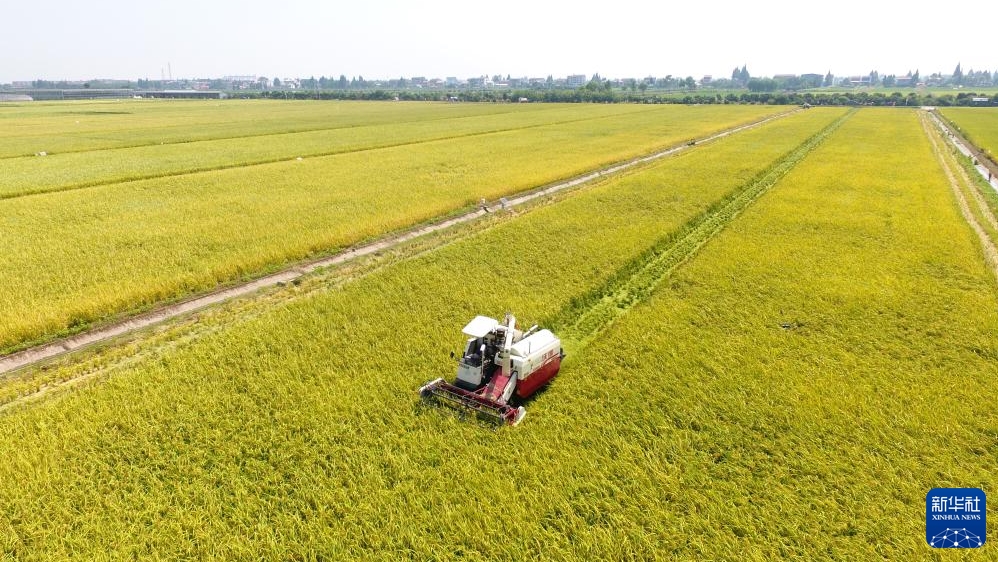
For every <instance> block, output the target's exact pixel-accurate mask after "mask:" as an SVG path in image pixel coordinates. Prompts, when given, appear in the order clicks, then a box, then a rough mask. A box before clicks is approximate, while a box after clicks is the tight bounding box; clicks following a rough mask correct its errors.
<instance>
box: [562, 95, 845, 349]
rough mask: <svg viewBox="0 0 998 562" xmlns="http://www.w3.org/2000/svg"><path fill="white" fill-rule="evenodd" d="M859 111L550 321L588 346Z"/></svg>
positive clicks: (566, 335)
mask: <svg viewBox="0 0 998 562" xmlns="http://www.w3.org/2000/svg"><path fill="white" fill-rule="evenodd" d="M855 111H856V110H853V111H850V112H848V113H846V114H845V115H843V116H842V117H840V118H839V119H837V120H835V121H833V122H832V123H830V124H829V125H828V126H826V127H825V128H824V129H822V130H821V131H819V132H817V133H815V134H814V135H813V136H811V137H810V138H808V139H807V140H805V141H804V142H803V143H801V144H800V145H799V146H797V147H796V148H794V149H793V150H791V151H790V152H788V153H787V154H786V155H784V156H783V157H782V158H780V159H779V160H777V161H776V162H774V163H773V164H772V165H771V166H770V167H769V168H768V169H766V170H765V171H763V172H761V173H759V174H758V175H756V177H755V178H753V179H752V180H750V181H748V182H746V183H745V184H743V185H742V186H741V187H739V188H737V189H736V190H735V191H734V192H732V193H730V194H728V195H727V196H725V197H724V198H723V199H721V200H719V201H718V202H716V203H715V204H713V205H711V207H709V208H708V209H706V210H705V211H704V212H702V213H701V214H700V215H698V216H697V217H695V218H693V219H691V220H690V221H689V222H687V223H686V225H684V226H683V227H682V228H681V229H679V230H678V231H677V232H675V233H672V234H669V235H667V236H665V237H663V238H662V239H660V240H659V241H658V242H656V243H655V245H654V246H652V247H651V248H650V249H649V250H647V251H646V252H645V253H644V254H642V255H641V256H639V257H638V258H636V259H635V260H633V261H632V262H631V263H630V264H628V265H626V266H624V267H623V268H622V269H621V270H620V272H618V274H617V275H615V276H614V277H612V278H611V279H610V280H609V281H608V282H607V283H606V284H605V285H603V286H602V287H599V288H597V289H594V290H592V291H590V292H589V293H587V294H586V295H583V296H582V297H579V298H577V299H575V300H574V301H573V302H572V303H571V304H570V305H569V306H568V307H567V308H566V309H565V310H563V311H561V312H560V313H558V314H557V315H556V317H554V318H550V319H548V322H547V324H549V325H552V326H553V329H556V330H557V331H558V332H559V334H561V335H562V338H563V339H564V340H566V341H568V342H572V344H575V345H578V346H584V345H585V344H586V343H588V342H589V341H592V339H594V338H595V337H596V336H598V335H599V334H600V333H601V332H603V331H604V330H605V329H606V328H608V327H609V326H610V325H611V324H613V322H614V321H616V320H617V319H618V318H619V317H621V316H623V315H624V314H625V313H626V312H627V311H628V310H630V308H631V307H633V306H634V305H636V304H637V303H639V302H641V301H643V300H645V299H647V298H648V296H649V295H651V293H652V292H653V291H654V290H655V289H656V287H658V285H659V284H660V283H661V282H662V281H663V280H665V279H666V278H668V277H669V275H670V274H671V273H672V272H673V271H674V270H675V269H676V268H677V267H679V266H680V265H682V264H683V263H685V262H686V261H687V260H689V259H691V258H692V257H693V256H694V255H695V254H696V253H697V251H698V250H699V249H700V248H701V247H703V246H704V245H705V244H706V243H707V242H708V241H710V240H711V239H712V238H713V237H714V236H715V235H717V234H718V233H719V232H721V231H722V230H723V229H724V228H725V227H726V226H727V225H728V224H730V223H731V221H733V220H734V219H735V218H736V217H737V216H738V215H739V214H740V213H741V212H742V211H744V210H745V209H746V208H747V207H748V206H749V205H750V204H752V202H754V201H755V200H757V199H759V198H760V197H761V196H762V195H764V194H765V193H766V192H767V191H768V190H769V188H771V187H772V186H773V185H775V184H776V183H777V182H778V181H779V180H780V178H782V177H783V176H784V175H786V174H787V173H788V172H789V171H790V170H791V169H793V168H794V167H795V166H796V165H797V164H798V163H800V162H801V161H802V160H803V159H804V158H805V157H806V156H807V155H808V154H810V153H811V151H813V150H814V149H815V148H816V147H817V146H818V145H820V144H821V143H822V142H823V141H824V140H825V139H826V138H828V137H829V136H830V135H831V134H832V133H833V132H834V131H835V130H836V129H838V128H839V127H840V126H841V125H842V124H843V123H844V122H845V121H846V120H847V119H848V118H849V117H851V116H852V115H853V114H854V113H855Z"/></svg>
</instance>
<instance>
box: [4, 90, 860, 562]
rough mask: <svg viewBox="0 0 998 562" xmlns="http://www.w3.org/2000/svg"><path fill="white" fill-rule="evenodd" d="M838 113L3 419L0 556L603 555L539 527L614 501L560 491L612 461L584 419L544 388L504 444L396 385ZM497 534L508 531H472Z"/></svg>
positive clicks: (602, 268)
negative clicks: (572, 505)
mask: <svg viewBox="0 0 998 562" xmlns="http://www.w3.org/2000/svg"><path fill="white" fill-rule="evenodd" d="M841 114H842V111H839V110H821V111H819V110H815V111H812V112H803V113H799V114H797V115H794V116H792V117H788V118H787V119H783V120H779V121H776V122H774V123H771V124H769V125H767V126H765V127H763V128H760V129H756V130H753V131H747V132H745V133H742V134H739V135H736V136H732V137H729V138H726V139H724V140H721V141H719V142H717V143H715V144H712V145H710V146H704V147H699V148H696V149H694V150H691V151H689V152H687V153H685V154H684V155H683V156H680V157H677V158H672V159H668V160H663V161H660V162H658V163H657V164H655V165H654V166H651V167H649V168H647V169H645V170H643V171H641V172H640V173H636V174H633V175H628V176H625V177H622V178H618V179H614V180H612V181H608V182H607V183H605V184H603V185H599V186H594V187H591V188H589V189H586V190H583V191H579V192H576V193H575V194H572V195H571V196H569V197H566V198H565V199H564V200H562V201H559V202H557V203H555V204H551V205H546V206H541V207H539V208H536V209H534V210H532V211H531V212H530V213H527V214H525V215H522V216H519V217H515V218H510V219H509V220H507V221H504V222H503V223H501V224H499V225H497V226H495V227H494V228H491V229H489V230H486V231H484V232H482V233H480V234H477V235H475V236H473V237H469V238H467V239H463V240H460V241H458V242H454V243H452V244H450V245H448V246H445V247H442V248H439V249H438V250H435V251H433V252H430V253H428V254H425V255H423V256H421V257H419V258H416V259H413V260H409V261H405V262H401V263H398V264H396V265H394V266H392V267H390V268H387V269H384V270H382V271H380V272H377V273H374V274H372V275H370V276H367V277H364V278H362V279H360V280H357V281H355V282H352V283H349V284H347V285H346V286H344V287H343V289H342V290H335V291H331V292H319V293H316V294H314V295H312V296H310V297H307V298H303V299H302V300H299V301H296V302H294V303H292V304H289V305H287V306H284V307H280V308H277V309H274V310H271V311H268V312H266V313H264V314H262V315H260V316H259V317H256V318H254V319H251V320H248V321H244V322H236V323H233V324H232V325H231V326H228V327H225V328H224V329H222V330H221V331H219V332H217V333H213V334H210V335H207V336H205V337H203V338H201V339H199V340H198V341H196V342H193V343H191V344H189V345H186V346H183V347H181V348H179V349H176V350H173V351H165V352H164V353H163V354H162V355H161V356H159V357H152V358H150V359H149V360H148V361H144V362H142V363H141V364H139V365H136V366H130V367H124V368H121V369H119V370H116V373H115V374H114V375H113V376H111V377H110V378H108V379H107V380H106V381H105V382H103V383H101V384H97V385H90V386H86V387H83V388H80V389H79V390H78V391H76V392H72V393H67V394H63V395H57V396H56V397H54V398H51V399H48V400H44V401H42V402H38V403H35V404H32V405H28V406H25V407H24V408H21V409H17V410H13V411H10V412H9V413H8V414H7V415H4V416H3V417H0V454H2V455H4V456H5V458H7V459H9V460H8V462H7V463H4V464H3V465H2V466H0V483H6V484H0V505H4V506H5V510H4V511H3V513H2V514H0V533H3V531H2V529H4V528H7V529H9V531H8V532H7V533H6V537H5V539H6V542H5V544H8V545H10V547H9V549H10V551H11V552H13V553H14V554H15V555H16V556H19V557H21V558H24V559H32V558H46V557H48V558H52V557H55V558H58V557H60V556H65V555H67V554H69V553H73V554H74V555H75V556H81V557H87V556H88V555H89V554H92V553H97V552H100V553H102V554H108V553H112V554H110V555H111V556H130V555H138V556H142V555H149V554H151V553H156V555H158V556H163V557H167V558H178V557H181V558H182V557H190V556H192V557H197V556H207V555H212V556H219V557H223V558H238V557H243V556H251V557H260V558H274V557H277V558H288V557H296V556H299V555H300V556H306V557H307V556H310V555H315V556H320V555H321V556H324V557H330V558H337V557H340V558H342V557H351V558H358V557H359V558H367V559H371V558H383V559H397V558H399V557H405V556H412V557H416V558H428V557H431V556H433V555H440V556H447V555H455V556H456V555H459V554H460V553H463V554H466V555H468V556H473V557H481V556H489V557H512V558H522V557H530V556H533V555H534V554H535V553H536V551H537V549H543V551H544V552H545V553H546V554H548V555H552V553H556V552H563V553H569V552H570V550H567V549H566V547H564V546H561V545H558V544H557V540H558V537H563V538H564V537H568V536H575V537H577V538H578V541H577V542H575V543H574V544H575V546H574V548H577V549H589V551H590V553H591V554H593V555H594V556H600V555H603V556H604V557H611V558H612V557H614V554H615V553H621V552H625V551H626V549H627V548H629V546H628V544H627V543H622V542H617V543H616V544H611V543H610V542H609V539H612V538H615V537H614V536H613V535H611V534H609V533H607V532H606V531H605V528H603V527H601V526H598V527H590V526H580V525H578V521H577V520H575V519H574V517H575V516H574V515H573V514H572V513H569V512H562V511H561V507H560V506H562V505H563V504H564V503H565V502H566V501H567V500H568V499H571V498H578V499H579V500H580V501H583V502H585V509H586V511H585V512H584V513H581V515H583V516H585V517H593V518H594V519H593V520H592V524H593V525H597V524H599V525H602V523H601V522H605V523H606V524H608V525H613V524H614V523H616V522H617V520H618V515H617V514H616V513H615V512H614V511H612V510H608V509H607V508H608V507H613V506H614V504H615V503H616V502H617V501H620V498H622V497H624V496H623V495H622V494H626V493H627V492H628V491H629V489H628V484H627V483H626V481H624V480H622V479H621V480H616V481H612V482H599V481H595V480H594V481H591V482H589V483H584V484H583V483H579V482H578V478H579V477H581V476H583V475H585V474H587V473H589V472H591V471H593V470H594V469H597V468H598V467H599V466H607V465H609V466H623V465H621V464H620V462H621V461H623V460H626V457H622V458H621V459H615V458H613V456H612V455H611V456H604V454H603V451H602V450H601V449H600V443H603V442H604V440H605V438H606V437H605V436H601V435H600V434H598V433H589V434H588V437H587V436H586V435H581V434H578V433H575V432H573V431H572V427H573V426H574V425H575V424H576V423H578V419H577V417H578V416H584V415H585V409H578V408H577V407H575V406H573V407H572V408H571V409H569V410H564V409H561V407H560V406H559V402H560V401H555V402H550V403H549V401H548V398H547V397H548V396H551V395H552V394H551V393H554V392H556V391H557V388H558V387H555V388H552V389H551V390H549V391H548V392H546V393H544V394H542V395H540V397H538V398H537V399H536V400H534V401H533V402H532V403H531V404H530V405H529V406H528V407H529V408H530V410H531V417H528V422H527V423H528V424H529V425H528V426H526V427H525V428H524V429H529V430H528V431H509V432H490V431H486V430H483V428H481V427H477V426H475V425H471V424H466V423H463V422H461V421H459V420H457V419H456V418H454V417H453V416H450V415H447V414H445V413H443V412H439V411H436V410H422V409H421V408H419V407H417V406H416V396H415V388H416V387H417V386H418V385H419V384H420V383H422V382H424V381H425V380H428V379H431V378H434V377H436V376H441V375H449V374H450V370H451V366H450V364H449V362H448V361H447V360H446V357H447V352H448V351H449V350H450V349H452V348H453V347H454V346H455V345H458V344H459V343H460V341H461V339H460V334H459V333H458V330H459V329H460V326H462V325H463V323H464V322H465V321H467V319H468V318H469V317H470V316H473V315H474V314H479V313H492V314H498V313H501V312H502V311H503V310H505V309H510V310H513V311H515V312H516V313H517V314H518V316H519V317H520V318H521V319H522V321H524V322H526V323H530V322H531V319H535V320H536V319H543V318H545V317H547V316H549V315H552V314H554V313H556V312H557V311H558V310H560V309H561V308H562V307H564V306H565V305H566V304H567V303H568V302H569V301H570V300H571V299H572V298H573V297H575V296H578V295H579V294H581V293H583V292H585V291H586V290H587V289H588V288H591V287H593V286H595V285H596V284H599V283H601V282H605V280H606V279H608V278H609V277H610V276H612V275H613V274H614V272H615V270H616V269H617V268H619V267H621V266H622V265H623V264H625V263H627V262H628V261H630V260H632V259H634V258H635V257H636V256H638V255H639V254H641V253H642V252H644V251H646V250H647V248H648V247H649V246H650V245H651V244H653V243H654V242H655V241H656V240H657V239H659V238H661V237H662V236H665V235H667V234H668V233H669V232H672V231H675V230H676V229H678V228H681V226H682V225H683V224H684V223H686V222H688V221H689V220H690V219H691V218H693V217H696V216H697V215H698V214H700V213H702V212H703V211H704V210H705V209H706V208H707V207H708V206H709V205H711V204H712V203H713V202H715V201H717V200H718V199H720V198H722V197H724V196H725V195H726V194H728V193H730V192H731V191H732V190H733V189H736V188H737V187H739V186H740V185H742V184H743V183H745V182H747V181H751V180H752V178H754V177H755V176H756V175H757V174H759V172H760V171H762V170H764V169H766V168H767V167H768V166H769V165H771V163H772V162H773V161H775V160H777V159H779V158H780V157H782V156H783V155H784V154H786V153H787V152H789V151H791V150H793V149H794V148H795V147H796V146H797V145H798V144H800V143H801V142H803V141H804V140H805V139H807V138H809V137H810V136H812V135H813V134H814V133H815V132H816V131H818V130H820V129H822V128H823V127H825V126H827V124H828V123H829V122H831V121H833V120H835V119H836V118H838V117H839V116H840V115H841ZM563 377H564V378H563V379H562V381H565V382H564V383H559V386H560V385H561V384H568V386H569V387H571V386H572V385H574V380H575V379H576V378H577V377H578V375H577V374H571V373H570V372H567V371H566V373H565V375H563ZM582 390H583V389H582V388H581V387H576V388H575V391H582ZM535 412H536V415H535ZM534 419H536V420H537V421H536V423H534V422H532V421H530V420H534ZM574 440H579V442H577V443H575V446H574V447H573V448H572V449H560V450H559V449H558V448H559V447H563V446H564V445H566V444H568V442H570V441H574ZM521 453H522V455H521ZM566 457H569V458H566ZM555 458H557V459H559V461H564V462H562V464H560V466H558V467H553V466H552V465H551V464H550V460H551V459H555ZM552 469H554V470H553V471H552ZM486 483H487V484H486ZM42 498H44V500H43V499H42ZM614 498H616V499H614ZM40 501H45V502H46V504H47V507H46V509H45V510H44V511H43V510H39V509H38V508H37V506H38V502H40ZM84 505H85V506H87V508H86V515H85V516H84V515H83V514H82V513H78V512H76V511H75V510H74V507H73V506H84ZM498 520H511V521H518V522H520V525H519V526H518V529H519V531H518V533H516V534H515V535H513V536H507V535H504V534H495V533H483V532H481V531H482V529H485V528H491V527H492V526H494V524H495V522H496V521H498ZM566 525H569V526H570V527H571V528H565V526H566ZM610 528H612V526H611V527H610ZM601 529H604V530H602V531H601ZM548 545H551V546H553V547H555V548H554V549H548V548H547V546H548ZM563 555H567V554H563Z"/></svg>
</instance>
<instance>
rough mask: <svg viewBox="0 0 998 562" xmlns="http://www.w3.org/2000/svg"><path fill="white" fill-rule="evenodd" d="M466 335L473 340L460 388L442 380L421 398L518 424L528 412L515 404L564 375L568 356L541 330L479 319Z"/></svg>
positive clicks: (508, 320) (461, 366) (460, 371)
mask: <svg viewBox="0 0 998 562" xmlns="http://www.w3.org/2000/svg"><path fill="white" fill-rule="evenodd" d="M462 332H463V333H464V335H465V336H467V340H466V342H465V348H464V353H463V354H462V355H461V357H460V358H458V360H457V377H456V379H455V380H454V383H453V384H451V383H448V382H446V381H445V380H444V379H442V378H441V379H436V380H434V381H431V382H428V383H426V384H425V385H423V386H422V387H421V388H420V389H419V395H420V397H422V398H423V400H424V401H427V402H433V403H437V404H445V405H448V406H453V407H455V408H457V409H459V410H461V411H465V412H473V413H475V414H477V415H479V416H480V417H483V418H486V419H489V420H492V421H496V422H499V423H507V424H510V425H516V424H518V423H519V422H520V421H521V420H522V419H523V417H524V416H525V415H526V410H525V409H524V408H523V407H522V406H518V407H514V406H513V405H512V404H511V401H512V400H513V399H514V396H515V397H517V398H519V399H523V398H527V397H528V396H530V395H531V394H533V393H534V392H535V391H536V390H537V389H538V388H540V387H542V386H543V385H544V384H545V383H547V382H548V381H550V380H551V379H552V378H554V376H555V375H556V374H558V370H559V369H560V367H561V360H562V358H563V357H564V356H565V354H564V352H563V351H562V349H561V341H560V340H559V339H558V338H557V337H555V336H554V334H552V333H551V332H550V331H549V330H540V331H537V326H533V327H532V328H530V329H529V330H527V331H526V332H522V331H520V330H517V329H516V318H515V317H514V316H513V315H511V314H507V315H506V317H505V318H504V320H503V322H501V323H500V322H499V321H498V320H496V319H494V318H489V317H487V316H476V317H475V319H474V320H472V321H471V322H468V324H467V325H466V326H465V327H464V329H463V330H462ZM453 355H454V354H453V353H451V356H452V357H453Z"/></svg>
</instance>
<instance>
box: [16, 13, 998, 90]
mask: <svg viewBox="0 0 998 562" xmlns="http://www.w3.org/2000/svg"><path fill="white" fill-rule="evenodd" d="M4 4H5V5H4V7H3V9H2V11H0V23H2V27H0V52H2V53H3V54H4V55H3V57H2V58H0V83H5V82H10V81H13V80H33V79H37V78H44V79H50V80H58V79H71V80H72V79H91V78H128V79H133V80H134V79H136V78H151V79H157V78H159V77H160V75H161V72H166V71H167V65H168V64H169V65H170V68H171V69H172V74H173V76H174V77H175V78H205V77H218V76H223V75H237V74H239V75H260V76H267V77H270V78H273V77H280V78H285V77H309V76H316V77H319V76H321V75H326V76H337V77H338V76H339V75H340V74H345V75H346V76H347V77H353V76H357V75H362V76H364V77H365V78H368V79H371V78H394V77H399V76H405V77H412V76H427V77H441V78H442V77H446V76H457V77H459V78H467V77H469V76H479V75H482V74H488V75H492V74H502V75H506V74H512V75H513V76H547V75H548V74H553V75H555V76H556V77H557V76H564V75H567V74H586V75H591V74H593V73H594V72H598V73H600V74H601V75H602V76H605V77H615V78H626V77H642V76H648V75H654V76H665V75H667V74H672V75H675V76H687V75H692V76H694V77H695V78H699V77H701V76H702V75H704V74H712V75H714V76H718V77H725V76H730V74H731V70H732V69H733V68H734V67H735V66H741V65H742V64H745V65H747V66H748V69H749V72H750V73H751V74H752V75H754V76H770V75H773V74H783V73H793V74H800V73H807V72H816V73H825V72H827V71H829V70H830V71H831V72H832V73H833V74H835V75H837V76H844V75H850V74H866V73H868V72H870V71H871V70H877V71H878V72H880V73H881V74H904V73H906V72H907V71H908V70H915V69H918V70H920V71H921V73H922V75H923V76H925V75H928V74H931V73H932V72H937V71H938V72H942V73H944V74H949V73H950V72H952V70H953V68H954V67H955V66H956V64H957V63H958V62H960V63H962V65H963V70H964V71H967V70H970V69H974V70H990V71H992V72H994V71H995V70H996V69H998V47H996V45H998V42H996V40H995V34H994V32H993V28H994V27H995V22H996V19H998V18H996V16H998V2H994V1H993V0H992V1H988V2H981V1H971V2H966V1H965V2H952V3H939V2H933V3H932V4H933V6H936V7H935V8H934V9H932V10H927V9H922V8H920V7H919V4H918V3H915V2H906V3H893V4H891V5H888V4H887V3H883V2H877V1H871V0H865V1H858V0H836V1H834V2H806V3H805V2H791V1H783V0H780V1H774V0H760V1H756V2H747V1H744V0H743V1H740V2H727V1H713V2H710V1H705V2H699V1H697V2H665V1H658V2H650V1H648V2H646V1H638V2H629V1H626V0H625V1H618V2H596V3H592V4H590V3H585V2H578V1H576V2H564V3H550V2H541V1H538V0H534V1H525V0H502V1H500V2H476V1H473V0H463V1H454V0H431V1H429V2H415V1H412V0H407V1H399V0H379V1H377V2H363V1H354V2H349V3H341V2H334V1H308V0H283V1H276V2H275V1H273V0H267V1H263V0H242V1H239V2H235V1H229V0H222V1H212V0H199V1H194V0H171V1H166V2H160V1H156V0H129V1H124V0H90V1H86V2H81V1H78V0H74V1H67V0H49V1H47V2H42V3H36V2H26V1H17V0H10V1H8V2H4ZM805 6H808V7H810V9H806V8H805ZM947 6H949V7H947Z"/></svg>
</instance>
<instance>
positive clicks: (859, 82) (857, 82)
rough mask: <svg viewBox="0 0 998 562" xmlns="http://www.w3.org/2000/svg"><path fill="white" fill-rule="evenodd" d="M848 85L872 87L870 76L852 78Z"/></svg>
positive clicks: (848, 80) (847, 82)
mask: <svg viewBox="0 0 998 562" xmlns="http://www.w3.org/2000/svg"><path fill="white" fill-rule="evenodd" d="M846 84H849V85H850V86H869V85H870V75H869V74H867V75H865V76H850V77H849V78H847V79H846Z"/></svg>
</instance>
